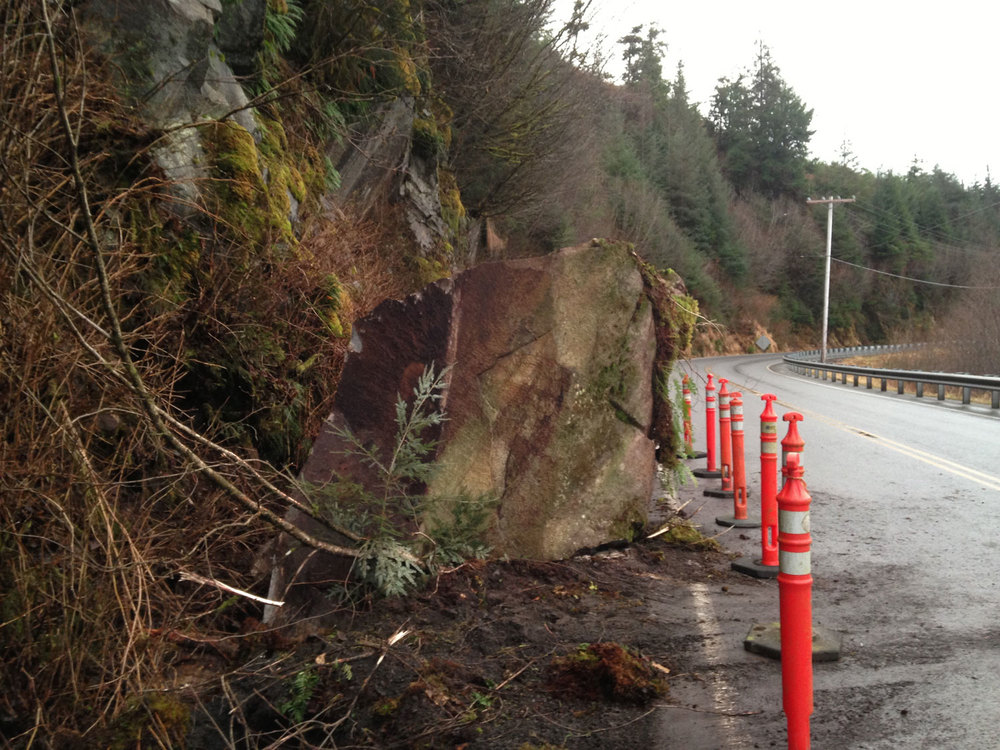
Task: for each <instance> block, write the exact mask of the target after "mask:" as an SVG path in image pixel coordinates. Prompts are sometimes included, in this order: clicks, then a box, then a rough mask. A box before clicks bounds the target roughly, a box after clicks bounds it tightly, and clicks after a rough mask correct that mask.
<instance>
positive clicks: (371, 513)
mask: <svg viewBox="0 0 1000 750" xmlns="http://www.w3.org/2000/svg"><path fill="white" fill-rule="evenodd" d="M447 374H448V371H447V369H444V370H442V371H441V372H440V373H437V372H435V369H434V367H433V365H432V366H430V367H428V368H427V369H425V371H424V372H423V373H422V374H421V376H420V378H419V379H418V381H417V384H416V386H415V387H414V389H413V393H412V394H411V399H410V401H409V402H408V401H407V400H406V399H405V398H403V396H402V395H399V396H397V399H396V408H395V423H396V434H395V436H394V439H393V443H392V447H391V449H390V450H388V451H383V450H380V449H379V447H378V446H377V445H374V444H366V443H364V442H363V441H362V440H361V439H360V438H358V437H357V436H356V435H355V434H354V433H353V432H352V431H351V430H350V429H349V428H347V427H342V428H338V429H337V434H338V436H339V437H340V438H341V439H343V440H344V441H346V443H347V444H348V446H349V448H348V449H347V451H346V452H347V453H349V454H351V455H353V456H355V457H357V458H358V459H359V460H361V461H362V462H364V463H365V464H367V465H368V466H369V467H370V468H372V469H373V470H374V474H375V475H376V476H377V478H378V480H377V483H376V485H375V486H367V487H366V486H362V485H360V484H356V483H353V482H350V481H348V480H346V479H340V478H336V479H334V481H332V482H330V483H328V484H325V485H321V486H317V485H309V484H306V485H304V486H303V491H304V492H305V493H306V495H307V496H308V497H309V498H310V502H311V504H312V506H313V507H314V509H316V510H317V511H318V512H319V514H320V515H322V516H324V517H326V518H328V519H330V520H331V521H334V522H336V523H337V524H339V525H342V526H344V527H346V528H349V529H350V530H351V531H353V532H354V533H356V534H358V535H359V536H362V537H364V538H365V540H366V541H365V542H364V544H363V546H362V550H361V551H362V554H361V556H360V557H359V558H358V559H357V561H356V562H355V565H354V573H355V577H356V579H357V580H358V581H360V582H361V583H362V584H366V585H368V586H371V587H372V588H373V589H375V590H376V591H378V592H379V593H380V594H382V595H383V596H394V595H397V594H402V593H405V592H406V591H407V590H409V589H411V588H413V587H414V586H415V585H416V584H417V582H418V581H419V580H420V579H421V578H422V577H423V576H424V575H425V574H426V573H427V572H429V571H433V570H435V569H436V568H438V567H439V566H441V565H452V564H458V563H460V562H462V561H463V560H465V559H468V558H472V557H483V556H485V555H486V554H487V553H488V552H489V548H488V547H487V546H486V545H485V544H484V543H483V542H482V541H481V540H480V539H479V534H480V533H481V532H482V530H483V528H484V527H485V525H486V523H487V519H488V518H489V515H490V512H491V510H492V508H493V506H494V505H495V499H494V498H492V497H490V496H488V495H484V496H480V497H471V496H465V495H463V496H459V497H428V496H425V495H422V494H414V492H413V490H414V488H420V489H422V488H423V486H424V485H425V484H426V482H427V481H428V480H429V479H430V474H431V471H432V469H433V463H432V462H431V461H430V460H429V459H430V456H431V454H432V452H433V451H434V448H435V447H436V445H437V441H436V440H435V439H434V438H432V437H430V436H429V435H431V434H433V431H434V430H435V429H436V428H439V427H440V426H441V425H442V424H443V423H444V422H445V420H446V417H445V415H444V413H443V412H442V411H441V409H440V408H439V404H440V401H441V398H442V396H443V391H444V388H445V383H446V378H447ZM401 519H402V520H405V521H407V522H409V526H407V525H404V524H402V523H400V520H401ZM407 528H409V529H410V530H411V531H412V529H413V528H417V529H419V531H417V532H416V533H415V534H414V533H410V534H409V535H407V534H408V532H407Z"/></svg>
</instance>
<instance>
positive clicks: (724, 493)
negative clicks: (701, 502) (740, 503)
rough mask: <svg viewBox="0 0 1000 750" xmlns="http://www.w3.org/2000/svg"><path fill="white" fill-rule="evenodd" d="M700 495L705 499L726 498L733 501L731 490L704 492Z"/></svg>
mask: <svg viewBox="0 0 1000 750" xmlns="http://www.w3.org/2000/svg"><path fill="white" fill-rule="evenodd" d="M702 494H703V495H704V496H705V497H723V498H726V497H728V498H729V499H730V500H732V499H733V491H732V490H705V491H704V492H703V493H702Z"/></svg>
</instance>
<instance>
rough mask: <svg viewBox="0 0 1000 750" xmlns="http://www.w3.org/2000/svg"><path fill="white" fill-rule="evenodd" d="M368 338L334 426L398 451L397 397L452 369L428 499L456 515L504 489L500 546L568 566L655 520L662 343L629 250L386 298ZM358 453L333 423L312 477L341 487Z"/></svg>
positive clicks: (462, 278)
mask: <svg viewBox="0 0 1000 750" xmlns="http://www.w3.org/2000/svg"><path fill="white" fill-rule="evenodd" d="M355 332H356V333H357V336H358V339H359V342H358V344H359V345H358V346H356V347H355V348H356V349H359V351H355V352H353V353H352V354H351V355H350V356H349V357H348V360H347V362H346V364H345V369H344V373H343V376H342V380H341V384H340V388H339V391H338V395H337V401H336V411H335V413H334V415H333V417H332V419H331V421H332V422H333V423H340V424H343V423H346V424H348V425H349V426H350V427H351V429H352V430H353V431H354V432H355V433H356V434H357V435H359V436H360V437H362V439H364V440H366V441H374V442H375V443H376V444H379V445H380V446H381V447H382V449H383V450H386V449H388V448H389V446H390V445H391V442H392V439H393V436H394V434H395V431H396V428H395V424H394V422H393V416H394V405H395V402H396V399H397V393H403V394H407V393H409V392H411V391H412V385H413V383H414V382H415V379H416V377H418V376H419V374H420V373H421V372H423V370H424V368H425V367H430V366H432V365H433V366H434V367H435V368H436V369H437V370H440V369H441V368H442V367H444V366H449V367H450V368H451V369H450V371H449V377H448V387H447V391H446V395H445V397H444V399H443V400H442V408H443V410H444V411H445V412H446V414H447V418H448V421H447V422H446V423H445V425H444V428H443V431H442V434H441V435H440V443H439V446H438V453H437V466H436V470H435V472H434V474H433V477H432V479H431V480H430V482H429V484H428V487H427V492H428V493H429V494H430V495H432V496H434V497H435V498H436V500H437V502H436V503H435V507H436V508H439V509H443V510H439V511H436V513H443V514H444V515H445V516H447V514H448V513H449V511H448V508H449V503H451V502H459V500H458V498H460V497H461V496H463V495H464V496H466V497H469V496H472V497H482V496H489V497H492V498H494V499H495V500H496V505H495V507H494V513H493V516H492V519H491V522H490V523H489V525H488V528H484V529H483V534H484V536H485V539H486V541H487V542H488V543H489V544H490V545H491V547H492V549H493V552H494V553H496V554H501V555H511V556H517V557H527V558H534V559H559V558H563V557H566V556H569V555H571V554H572V553H573V552H575V551H576V550H578V549H580V548H582V547H590V546H595V545H598V544H601V543H603V542H607V541H610V540H613V539H621V538H623V537H627V536H628V535H629V534H630V533H631V531H632V529H633V524H636V523H641V522H643V521H644V520H645V517H646V508H647V504H648V501H649V497H650V492H651V489H652V482H653V479H654V475H655V466H656V463H655V457H654V440H653V436H652V435H651V422H652V414H653V382H654V377H653V365H654V357H655V354H656V341H655V335H654V324H653V313H652V304H651V302H650V299H649V298H648V296H647V294H646V290H645V286H644V283H643V278H642V275H641V274H640V272H639V267H638V263H637V260H636V259H635V257H634V255H633V254H632V253H631V251H630V250H629V249H628V248H627V247H626V246H624V245H620V244H609V243H601V242H597V241H595V242H594V243H591V244H589V245H584V246H579V247H573V248H567V249H565V250H562V251H559V252H557V253H553V254H551V255H548V256H545V257H539V258H528V259H523V260H516V261H505V262H498V263H487V264H483V265H480V266H477V267H475V268H473V269H471V270H469V271H466V272H465V273H463V274H461V275H459V276H458V277H457V278H455V279H454V281H453V282H440V283H438V284H436V285H433V286H432V287H430V288H428V289H427V290H425V291H424V292H423V293H422V294H421V295H416V296H414V297H411V298H410V299H408V300H406V301H404V302H396V301H391V302H387V303H384V304H383V305H382V306H380V307H379V308H377V309H376V310H375V311H374V313H373V314H372V315H371V316H370V318H368V319H366V320H365V321H361V322H359V323H358V324H356V327H355ZM344 462H345V458H344V455H343V454H342V453H340V452H338V445H337V441H336V440H335V439H333V437H332V435H331V434H330V432H329V431H327V432H326V433H325V434H323V435H321V436H320V438H319V439H318V440H317V442H316V444H315V446H314V449H313V454H312V456H311V457H310V459H309V461H308V463H307V465H306V467H305V469H304V472H303V473H304V475H305V477H306V478H307V479H308V480H309V481H311V482H322V481H326V480H329V479H330V478H331V476H332V475H333V474H334V473H335V472H336V473H341V472H344V471H345V470H349V467H347V466H345V463H344ZM452 507H453V506H452ZM423 520H424V525H425V526H427V527H429V528H432V527H433V525H434V523H438V522H440V521H441V520H442V519H441V518H436V519H423ZM445 520H446V519H445Z"/></svg>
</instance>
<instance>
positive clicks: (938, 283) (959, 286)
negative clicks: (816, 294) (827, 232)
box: [816, 254, 1000, 289]
mask: <svg viewBox="0 0 1000 750" xmlns="http://www.w3.org/2000/svg"><path fill="white" fill-rule="evenodd" d="M816 257H822V256H820V255H818V254H817V256H816ZM831 260H835V261H837V263H842V264H844V265H845V266H852V267H853V268H859V269H861V270H862V271H871V272H872V273H878V274H881V275H883V276H892V277H893V278H894V279H903V280H905V281H912V282H914V283H916V284H930V285H931V286H943V287H948V288H949V289H1000V286H967V285H965V284H946V283H944V282H943V281H928V280H927V279H916V278H914V277H912V276H903V275H901V274H898V273H890V272H889V271H880V270H879V269H877V268H869V267H868V266H862V265H860V264H858V263H851V262H850V261H849V260H841V259H840V258H832V257H831Z"/></svg>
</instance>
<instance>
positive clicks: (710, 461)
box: [691, 373, 722, 479]
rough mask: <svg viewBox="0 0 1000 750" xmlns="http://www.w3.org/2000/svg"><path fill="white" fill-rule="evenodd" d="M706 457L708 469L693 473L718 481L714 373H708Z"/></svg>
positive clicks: (706, 390)
mask: <svg viewBox="0 0 1000 750" xmlns="http://www.w3.org/2000/svg"><path fill="white" fill-rule="evenodd" d="M705 456H706V458H707V463H706V468H704V469H695V470H694V471H692V472H691V473H692V474H694V475H695V476H696V477H702V478H705V479H718V478H719V477H721V476H722V472H721V471H719V468H718V466H717V465H716V462H715V384H714V383H713V382H712V373H708V383H706V384H705Z"/></svg>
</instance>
